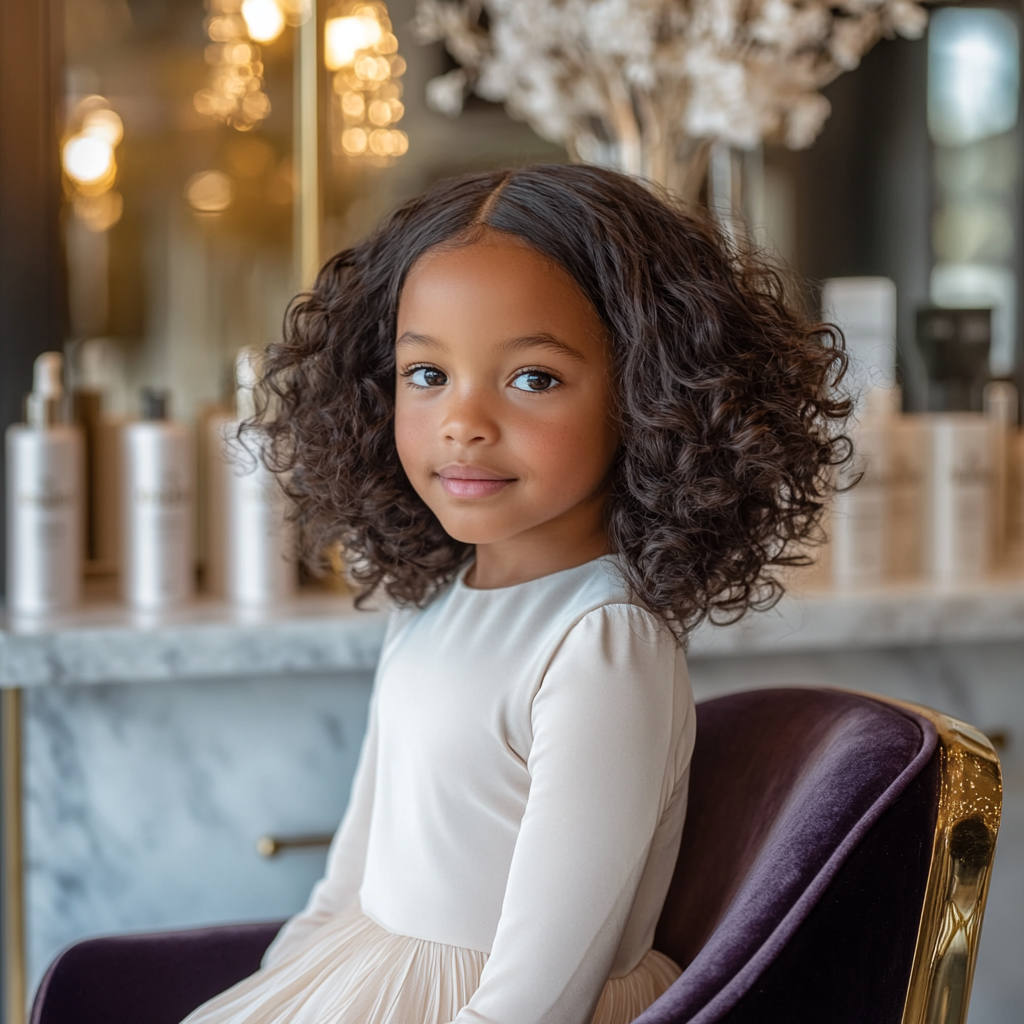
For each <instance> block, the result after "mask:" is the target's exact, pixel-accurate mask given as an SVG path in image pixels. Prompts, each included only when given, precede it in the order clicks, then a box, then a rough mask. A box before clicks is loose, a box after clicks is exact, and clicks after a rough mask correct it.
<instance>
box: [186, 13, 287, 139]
mask: <svg viewBox="0 0 1024 1024" xmlns="http://www.w3.org/2000/svg"><path fill="white" fill-rule="evenodd" d="M208 7H209V10H210V16H209V17H208V18H207V19H206V22H205V24H206V34H207V35H208V36H209V38H210V44H209V45H208V46H207V47H206V62H207V64H209V65H210V78H209V83H208V85H207V86H206V88H204V89H200V90H199V92H197V93H196V94H195V98H194V100H193V102H194V104H195V108H196V110H197V111H199V113H200V114H203V115H204V116H206V117H211V118H213V119H215V120H217V121H222V122H224V123H225V124H229V125H231V127H233V128H235V129H237V130H238V131H240V132H248V131H251V130H252V129H253V128H255V127H256V126H257V125H258V124H259V123H260V122H261V121H263V120H265V119H266V118H267V117H268V116H269V114H270V98H269V97H268V96H267V94H266V93H265V92H264V91H263V61H262V55H261V53H260V48H259V46H258V45H257V41H259V42H269V41H271V40H272V39H274V38H277V36H279V35H280V34H281V32H283V31H284V26H285V22H286V20H287V18H286V9H285V7H284V5H283V3H281V2H280V0H244V2H239V0H208Z"/></svg>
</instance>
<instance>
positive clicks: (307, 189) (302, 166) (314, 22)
mask: <svg viewBox="0 0 1024 1024" xmlns="http://www.w3.org/2000/svg"><path fill="white" fill-rule="evenodd" d="M308 9H309V13H308V15H307V16H306V20H305V21H304V22H303V23H302V24H301V25H300V26H299V30H298V40H297V44H296V47H295V86H296V89H295V93H296V103H295V149H296V153H295V155H296V158H297V159H298V195H296V197H295V248H296V253H295V256H296V264H297V268H296V269H297V270H298V274H299V282H298V286H299V288H310V287H312V285H313V281H314V279H315V278H316V273H317V271H318V270H319V269H320V136H319V132H320V106H319V104H320V97H319V89H318V85H319V82H320V18H319V12H318V10H317V3H316V0H309V8H308Z"/></svg>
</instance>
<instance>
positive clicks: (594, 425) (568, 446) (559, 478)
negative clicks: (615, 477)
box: [518, 406, 613, 494]
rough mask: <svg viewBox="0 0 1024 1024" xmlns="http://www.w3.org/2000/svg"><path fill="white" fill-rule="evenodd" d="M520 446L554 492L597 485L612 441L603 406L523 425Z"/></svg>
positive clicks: (570, 490)
mask: <svg viewBox="0 0 1024 1024" xmlns="http://www.w3.org/2000/svg"><path fill="white" fill-rule="evenodd" d="M518 433H519V438H518V440H519V446H518V447H519V448H520V450H521V451H522V453H523V454H524V455H525V456H526V458H527V459H528V461H529V463H530V465H531V466H532V468H533V470H534V474H535V475H536V476H537V477H538V478H541V477H543V478H544V481H545V485H546V486H548V487H550V488H552V489H553V491H555V492H565V493H567V494H568V493H574V492H577V491H579V489H580V488H584V489H587V490H589V489H590V488H593V487H596V486H597V485H598V484H599V483H600V482H601V480H602V479H603V477H604V475H605V473H606V472H607V469H608V465H609V463H610V461H611V457H612V447H613V445H612V443H611V441H610V438H609V431H608V428H607V425H606V420H605V417H604V409H603V406H601V407H600V408H595V409H593V410H590V409H588V410H586V411H583V410H577V411H576V412H575V413H574V414H569V415H565V416H559V417H553V418H552V419H550V420H547V421H545V422H539V423H538V422H529V421H527V422H525V423H523V424H521V425H520V429H519V431H518Z"/></svg>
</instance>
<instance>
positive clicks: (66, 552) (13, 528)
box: [7, 352, 84, 615]
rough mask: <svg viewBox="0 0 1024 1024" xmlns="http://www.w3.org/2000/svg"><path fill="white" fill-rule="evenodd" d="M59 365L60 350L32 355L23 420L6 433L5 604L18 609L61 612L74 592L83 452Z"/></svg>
mask: <svg viewBox="0 0 1024 1024" xmlns="http://www.w3.org/2000/svg"><path fill="white" fill-rule="evenodd" d="M63 370H64V357H63V356H62V355H61V354H60V353H59V352H44V353H43V354H42V355H41V356H39V357H38V358H37V359H36V361H35V367H34V374H33V382H32V393H31V394H30V395H29V396H28V398H27V399H26V402H25V406H26V417H25V418H26V421H27V422H26V423H18V424H15V425H14V426H11V427H9V428H8V430H7V602H8V605H9V606H10V608H11V610H12V611H13V612H16V613H19V614H29V615H39V614H46V613H48V612H56V611H61V610H63V609H66V608H70V607H71V606H72V605H74V604H75V603H76V602H77V601H78V596H79V588H80V581H81V574H82V561H83V540H84V536H83V529H84V522H83V500H82V491H83V479H82V472H83V470H82V463H83V458H84V452H83V446H82V435H81V433H80V431H79V430H78V429H77V428H76V427H74V426H72V425H71V424H70V423H68V421H67V420H68V417H67V410H66V402H65V398H64V382H63Z"/></svg>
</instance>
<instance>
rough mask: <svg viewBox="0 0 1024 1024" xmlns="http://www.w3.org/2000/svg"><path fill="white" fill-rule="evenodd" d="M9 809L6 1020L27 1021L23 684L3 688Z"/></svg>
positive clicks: (2, 790)
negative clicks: (22, 741) (22, 759)
mask: <svg viewBox="0 0 1024 1024" xmlns="http://www.w3.org/2000/svg"><path fill="white" fill-rule="evenodd" d="M0 718H2V726H0V729H2V732H0V743H2V749H0V799H2V801H3V804H2V813H3V891H2V898H3V905H2V908H0V912H2V916H3V951H4V962H3V1020H4V1024H25V996H26V993H25V874H24V845H23V832H22V786H21V690H17V689H4V690H0Z"/></svg>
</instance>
